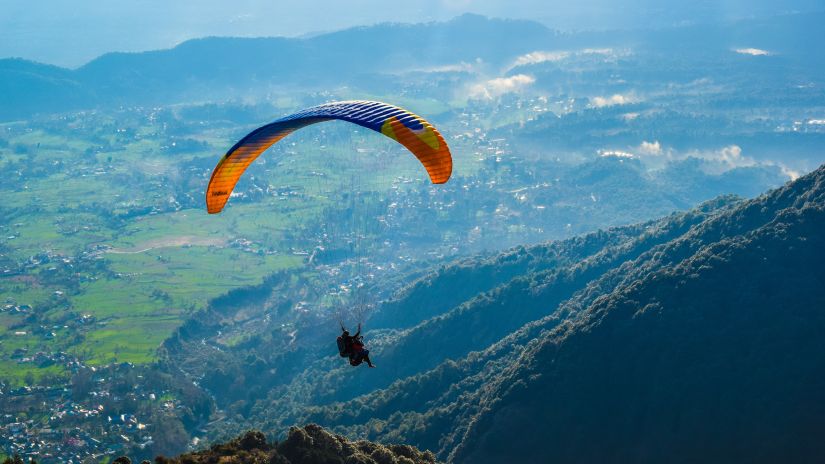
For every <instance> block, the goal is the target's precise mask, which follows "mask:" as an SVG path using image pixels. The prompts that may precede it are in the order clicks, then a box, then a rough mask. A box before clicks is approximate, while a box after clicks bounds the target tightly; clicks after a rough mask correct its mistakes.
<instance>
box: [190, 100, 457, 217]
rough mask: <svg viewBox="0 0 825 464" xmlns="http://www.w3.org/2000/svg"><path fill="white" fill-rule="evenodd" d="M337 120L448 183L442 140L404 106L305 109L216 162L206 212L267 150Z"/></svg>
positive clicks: (448, 161)
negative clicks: (406, 154)
mask: <svg viewBox="0 0 825 464" xmlns="http://www.w3.org/2000/svg"><path fill="white" fill-rule="evenodd" d="M332 119H338V120H341V121H347V122H351V123H353V124H358V125H359V126H363V127H366V128H368V129H372V130H374V131H376V132H380V133H382V134H384V135H386V136H387V137H390V138H392V139H394V140H396V141H397V142H398V143H400V144H401V145H404V146H405V147H406V148H407V149H408V150H409V151H410V152H412V154H413V155H415V157H416V158H418V160H419V161H420V162H421V164H422V165H423V166H424V168H425V169H426V170H427V174H429V176H430V180H431V181H432V182H433V183H434V184H443V183H445V182H447V180H449V179H450V174H452V170H453V161H452V156H451V155H450V149H449V147H448V146H447V142H445V141H444V137H442V136H441V134H440V133H439V132H438V130H436V128H435V127H433V126H432V125H431V124H430V123H429V122H427V121H426V120H425V119H424V118H422V117H420V116H417V115H415V114H413V113H411V112H409V111H407V110H405V109H403V108H399V107H397V106H393V105H389V104H386V103H381V102H375V101H364V100H360V101H341V102H333V103H326V104H323V105H319V106H314V107H311V108H307V109H305V110H302V111H299V112H298V113H295V114H292V115H290V116H286V117H283V118H280V119H277V120H275V121H273V122H271V123H269V124H267V125H265V126H262V127H259V128H257V129H255V130H254V131H252V132H250V133H249V134H247V135H246V136H245V137H244V138H242V139H241V140H240V141H239V142H238V143H236V144H235V145H234V146H233V147H232V148H230V149H229V151H228V152H227V153H226V155H224V156H223V158H221V160H220V161H219V162H218V165H217V166H215V170H214V171H213V172H212V177H211V179H210V180H209V185H208V187H207V189H206V208H207V211H208V212H209V213H210V214H214V213H219V212H221V210H223V207H224V205H225V204H226V202H227V200H228V199H229V196H230V195H231V193H232V190H233V189H234V188H235V184H237V183H238V180H239V179H240V177H241V175H242V174H243V173H244V171H245V170H246V168H247V167H249V165H250V164H251V163H252V162H253V161H255V159H256V158H257V157H258V156H259V155H260V154H261V153H263V152H264V151H265V150H266V149H267V148H269V147H271V146H272V145H274V144H275V143H277V142H278V141H279V140H281V139H282V138H284V137H286V136H287V135H289V134H290V133H292V132H293V131H295V130H298V129H300V128H302V127H305V126H308V125H310V124H315V123H318V122H323V121H329V120H332Z"/></svg>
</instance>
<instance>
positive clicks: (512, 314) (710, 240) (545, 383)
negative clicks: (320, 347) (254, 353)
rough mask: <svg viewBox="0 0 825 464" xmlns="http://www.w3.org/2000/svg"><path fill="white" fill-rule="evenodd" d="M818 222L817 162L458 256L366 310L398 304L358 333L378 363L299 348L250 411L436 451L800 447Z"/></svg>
mask: <svg viewBox="0 0 825 464" xmlns="http://www.w3.org/2000/svg"><path fill="white" fill-rule="evenodd" d="M824 225H825V167H822V168H820V169H819V170H817V171H815V172H813V173H812V174H810V175H808V176H805V177H803V178H801V179H799V180H797V181H795V182H793V183H790V184H788V185H786V186H785V187H782V188H780V189H777V190H774V191H771V192H769V193H768V194H765V195H763V196H760V197H758V198H756V199H754V200H750V201H745V202H738V203H737V202H735V201H731V200H723V201H720V202H716V203H710V204H707V205H704V206H703V207H702V208H700V209H697V210H694V211H691V212H689V213H685V214H678V215H674V216H671V217H668V218H664V219H662V220H660V221H655V222H651V223H648V224H644V225H641V226H637V227H635V228H634V227H629V228H622V229H615V230H611V231H606V232H602V233H600V234H593V235H589V236H585V237H582V238H580V239H578V242H576V241H567V242H560V243H556V244H550V245H543V246H537V247H532V248H526V249H517V250H514V251H513V252H511V253H507V254H503V255H501V256H498V257H495V258H487V259H482V260H479V261H477V262H472V261H465V262H462V263H458V264H456V265H455V266H451V267H447V268H444V269H442V270H440V271H438V273H436V274H434V275H432V276H430V277H427V278H424V279H423V280H421V281H420V282H418V283H416V284H414V285H413V286H411V287H410V288H409V290H407V291H406V292H405V293H403V294H402V295H401V296H400V297H399V299H398V300H395V301H393V302H391V303H389V304H388V305H387V306H385V307H384V309H383V311H384V312H385V314H381V316H380V320H381V325H383V326H386V327H392V326H393V317H392V313H396V314H398V315H399V316H398V318H399V319H398V321H399V322H398V325H397V327H398V329H395V330H394V331H390V332H387V331H386V330H385V331H384V332H383V334H382V333H381V332H375V333H370V334H368V338H369V340H370V341H371V342H372V345H373V348H374V351H375V353H374V356H373V358H374V359H375V360H376V363H378V364H379V366H380V367H379V369H375V370H372V371H369V372H361V371H359V370H353V369H349V368H346V369H343V368H342V369H336V368H333V365H334V364H331V363H329V362H327V361H324V362H319V363H316V365H315V366H313V367H310V368H309V369H307V371H306V372H305V374H304V375H299V376H297V377H296V378H295V379H294V380H293V382H292V383H291V384H290V385H288V386H286V387H284V388H277V389H275V390H274V391H273V393H272V394H271V395H270V397H269V399H267V400H263V401H261V402H259V403H258V404H257V405H256V406H255V408H254V409H253V412H254V417H255V418H256V420H257V421H258V422H259V423H260V424H262V425H264V426H266V427H272V428H273V429H276V430H277V429H278V428H283V427H285V426H286V425H288V424H291V423H306V422H318V423H320V424H322V425H324V426H328V427H333V428H334V429H335V430H336V431H338V432H341V433H344V434H346V435H349V436H359V437H365V438H369V439H373V440H379V441H389V442H399V441H401V442H406V443H413V444H415V445H416V446H419V447H422V448H425V449H432V450H434V451H436V452H437V455H438V456H440V457H442V458H445V459H448V460H449V461H452V462H468V463H470V462H472V463H477V462H502V460H518V461H519V462H557V461H558V462H612V461H622V462H662V461H668V462H672V461H676V462H695V461H697V460H703V461H707V460H710V461H736V462H776V461H781V460H786V459H790V460H791V461H794V462H815V461H816V459H817V457H818V456H822V455H823V453H825V449H823V448H822V445H821V441H820V440H818V438H817V437H818V435H819V433H820V431H821V430H822V429H823V426H825V423H823V419H822V418H823V417H825V415H823V413H825V402H823V401H822V395H821V392H822V391H825V390H823V388H825V344H823V342H822V337H821V333H822V331H823V330H825V313H823V312H822V309H823V308H825V291H823V288H825V272H824V271H823V268H822V266H821V265H820V261H821V260H822V258H823V257H825V241H823V239H822V237H821V234H820V231H821V230H822V227H823V226H824ZM450 289H463V290H459V291H457V292H455V294H454V295H451V291H450ZM470 294H473V296H468V295H470ZM437 295H443V297H444V299H443V304H439V303H438V301H439V299H438V297H437ZM416 308H417V309H416ZM423 308H427V309H426V310H425V309H423ZM405 310H415V311H417V312H416V316H417V317H420V318H421V319H424V320H423V322H420V323H418V324H415V323H413V322H412V321H411V320H410V319H411V318H407V317H406V316H404V317H402V315H401V314H402V313H403V311H405ZM378 319H379V318H376V321H378ZM457 334H460V336H457ZM330 361H331V359H330ZM410 373H416V374H414V375H410ZM393 379H397V380H395V381H393ZM383 385H387V386H386V387H383ZM360 393H363V396H358V397H354V396H355V395H358V394H360ZM349 398H351V399H349ZM341 400H344V401H343V402H340V401H341ZM336 401H339V402H336Z"/></svg>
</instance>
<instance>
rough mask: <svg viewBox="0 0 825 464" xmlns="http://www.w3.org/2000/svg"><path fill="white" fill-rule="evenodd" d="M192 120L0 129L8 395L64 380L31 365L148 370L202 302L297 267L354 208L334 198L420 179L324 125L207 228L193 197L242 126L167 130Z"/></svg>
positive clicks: (380, 150)
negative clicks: (332, 219) (325, 227)
mask: <svg viewBox="0 0 825 464" xmlns="http://www.w3.org/2000/svg"><path fill="white" fill-rule="evenodd" d="M404 103H407V104H410V106H415V107H418V108H421V109H420V110H419V111H424V110H427V111H429V112H433V113H438V112H442V111H444V110H445V109H447V108H445V107H444V105H443V104H438V103H436V102H434V101H418V102H404ZM278 104H283V105H287V106H289V105H294V104H295V102H292V101H279V102H278ZM186 111H187V108H186V107H175V108H172V109H167V110H163V111H155V110H133V111H125V110H124V111H122V112H115V113H112V114H94V113H92V114H83V113H81V114H78V115H73V116H66V117H63V118H57V117H55V118H51V119H44V120H38V121H30V122H19V123H13V124H5V125H0V134H2V135H0V136H1V137H2V138H3V141H4V143H3V144H0V166H2V167H3V168H4V169H6V170H9V171H10V172H12V173H13V176H12V177H13V178H14V180H13V181H12V182H11V183H7V184H4V185H3V186H0V192H2V195H3V198H4V202H3V204H2V205H0V217H2V220H0V272H3V271H4V270H6V269H8V270H9V271H10V272H6V273H4V274H0V304H2V305H3V306H4V307H5V306H8V305H11V306H12V307H25V308H26V311H23V312H14V313H13V312H12V311H3V312H0V378H3V379H5V381H6V382H7V383H10V384H11V385H22V384H26V383H28V382H31V381H35V382H37V379H40V378H42V377H43V376H46V375H50V376H51V375H57V376H61V375H65V374H66V371H65V369H64V367H63V364H64V363H63V362H60V361H58V362H51V361H48V360H47V361H45V362H38V361H36V360H34V358H35V357H36V356H37V354H38V353H42V354H43V355H47V356H48V355H54V354H59V353H61V352H62V353H67V354H68V355H69V356H77V357H79V358H80V359H81V360H82V361H83V362H84V363H87V364H92V365H95V364H97V365H100V364H108V363H113V362H131V363H137V364H140V363H147V362H151V361H152V360H154V359H155V356H156V351H157V348H158V346H159V345H160V344H161V343H162V342H163V340H164V339H166V338H167V337H168V336H169V335H170V334H171V333H172V331H174V330H175V328H177V327H178V326H179V325H180V324H181V323H182V321H183V320H184V319H185V318H186V317H187V316H188V315H189V314H191V313H193V312H195V311H197V310H199V309H201V308H203V307H204V306H205V305H206V304H207V302H208V301H209V299H211V298H214V297H216V296H219V295H221V294H224V293H226V292H227V291H228V290H231V289H234V288H238V287H242V286H248V285H254V284H256V283H259V282H261V281H262V279H263V278H265V277H266V276H268V275H270V274H272V273H274V272H277V271H279V270H283V269H287V268H300V267H302V266H305V260H306V254H305V253H306V252H307V251H308V250H309V249H310V248H311V247H313V246H314V245H313V243H314V242H313V240H314V239H312V237H311V235H312V234H316V233H318V231H317V230H315V229H313V227H317V226H313V224H317V223H318V222H319V221H320V220H321V217H322V215H323V214H324V212H325V210H326V209H327V208H332V209H333V210H334V209H336V208H345V207H348V206H352V205H355V203H354V199H353V197H352V196H351V195H347V194H346V193H342V192H350V191H352V189H357V190H363V189H367V190H379V191H386V190H388V189H391V188H398V186H399V185H401V184H402V183H401V181H402V180H404V179H420V180H424V179H425V178H426V174H425V173H424V172H423V170H422V169H421V167H420V165H418V163H417V161H416V160H415V159H414V157H412V156H410V155H409V153H407V152H406V151H404V149H403V148H402V147H400V146H399V145H397V144H396V143H395V142H394V141H392V140H389V139H386V138H384V137H380V136H377V135H376V134H373V133H371V132H370V131H367V130H364V129H360V128H353V126H351V125H349V124H345V123H340V122H331V123H328V124H323V125H316V126H311V127H308V128H307V129H305V130H304V131H301V132H300V133H297V134H294V135H292V136H290V138H289V139H287V140H285V141H284V142H283V143H281V144H279V145H277V146H275V147H273V149H271V150H270V152H269V153H267V154H265V155H264V156H263V157H262V158H261V160H260V161H259V162H258V163H256V164H254V165H253V167H252V168H250V170H249V172H248V173H247V175H246V176H245V177H244V178H243V179H242V180H241V183H239V184H238V188H237V189H236V191H256V190H257V191H259V192H266V193H259V194H258V198H256V199H255V200H254V201H252V202H250V201H243V200H235V199H232V200H230V202H229V207H228V208H227V209H226V210H225V211H224V212H223V213H222V214H220V215H217V216H210V215H208V214H206V212H205V211H204V208H203V204H202V200H201V198H202V195H203V190H204V188H205V186H206V182H207V180H208V174H209V172H210V171H211V167H212V166H213V165H214V163H215V162H216V161H217V159H218V158H219V157H220V154H221V153H223V151H224V150H225V149H226V147H227V146H229V145H231V143H232V141H233V140H234V138H236V137H238V136H239V135H242V133H243V132H244V131H245V130H248V129H250V128H251V127H245V126H241V127H239V126H237V125H232V124H225V125H217V126H205V127H202V126H200V125H198V124H195V123H191V122H189V121H184V120H179V119H176V118H177V117H178V116H176V115H179V114H183V113H186ZM285 111H286V110H284V109H282V108H277V107H273V109H272V113H273V114H279V113H282V112H285ZM178 143H180V144H181V145H180V146H185V147H187V148H186V149H185V150H184V149H174V148H173V147H176V146H178ZM458 146H459V147H460V146H461V143H460V142H459V143H458ZM404 182H409V180H406V181H404ZM342 195H343V196H342ZM42 358H43V356H40V358H39V359H41V361H42Z"/></svg>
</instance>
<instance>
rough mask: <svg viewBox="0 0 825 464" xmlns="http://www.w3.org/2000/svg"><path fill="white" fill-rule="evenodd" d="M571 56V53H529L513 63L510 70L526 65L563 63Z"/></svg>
mask: <svg viewBox="0 0 825 464" xmlns="http://www.w3.org/2000/svg"><path fill="white" fill-rule="evenodd" d="M568 56H570V52H541V51H538V52H532V53H527V54H525V55H521V56H520V57H518V58H516V61H514V62H513V64H512V65H510V67H509V68H508V69H513V68H515V67H517V66H523V65H526V64H538V63H544V62H548V61H550V62H555V61H561V60H563V59H565V58H567V57H568Z"/></svg>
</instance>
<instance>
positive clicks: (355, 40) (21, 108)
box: [0, 15, 555, 119]
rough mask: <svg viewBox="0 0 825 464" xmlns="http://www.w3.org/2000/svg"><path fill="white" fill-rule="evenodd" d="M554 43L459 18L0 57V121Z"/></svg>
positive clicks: (508, 25)
mask: <svg viewBox="0 0 825 464" xmlns="http://www.w3.org/2000/svg"><path fill="white" fill-rule="evenodd" d="M554 37H555V33H554V32H553V31H550V30H549V29H547V28H545V27H544V26H542V25H540V24H538V23H534V22H529V21H515V20H499V19H488V18H484V17H482V16H477V15H464V16H460V17H458V18H456V19H453V20H451V21H448V22H443V23H426V24H414V25H408V24H382V25H377V26H371V27H359V28H353V29H348V30H344V31H340V32H334V33H329V34H323V35H319V36H315V37H311V38H280V37H272V38H215V37H213V38H204V39H196V40H189V41H187V42H184V43H182V44H180V45H178V46H177V47H174V48H172V49H169V50H158V51H149V52H142V53H109V54H105V55H103V56H101V57H99V58H97V59H95V60H92V61H91V62H89V63H88V64H86V65H84V66H82V67H80V68H78V69H76V70H68V69H63V68H57V67H54V66H46V65H40V64H37V63H32V62H28V61H24V60H19V59H7V60H0V95H2V96H3V97H2V98H3V100H0V103H3V104H2V105H0V118H4V119H9V118H24V117H27V116H29V115H31V114H32V113H36V112H49V111H55V110H63V109H67V108H77V109H83V108H90V107H95V106H97V105H104V106H116V105H141V106H145V105H152V104H160V103H179V102H186V101H202V100H204V99H210V98H211V99H219V98H226V97H239V96H244V95H247V94H248V93H254V94H255V95H257V96H258V97H260V96H261V95H264V94H266V92H267V90H271V89H277V90H282V91H283V90H288V89H290V88H297V87H300V88H302V89H304V90H311V89H313V88H316V87H317V88H319V89H328V88H330V87H339V86H346V85H352V84H353V83H356V82H357V81H358V80H360V79H362V78H363V76H365V75H370V74H374V73H381V74H388V75H392V74H396V73H399V72H406V71H410V70H413V69H422V68H428V67H434V66H442V65H450V64H456V63H459V62H461V61H467V62H473V61H475V60H476V58H480V59H482V60H483V61H484V62H486V63H490V64H492V65H496V66H498V65H501V64H502V62H503V61H504V60H505V59H509V58H510V57H512V56H514V55H518V54H521V53H527V52H529V51H531V50H533V48H534V47H535V46H536V44H539V43H540V44H548V43H552V39H553V38H554ZM15 90H25V92H19V91H17V92H15ZM32 95H34V96H35V97H34V98H32ZM47 97H48V98H47Z"/></svg>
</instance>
